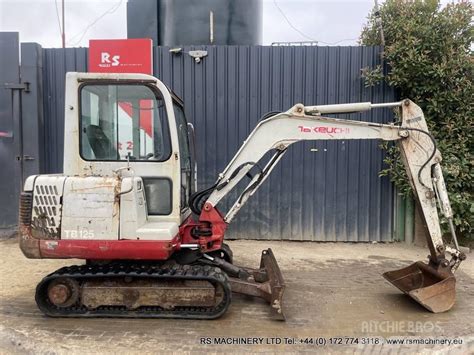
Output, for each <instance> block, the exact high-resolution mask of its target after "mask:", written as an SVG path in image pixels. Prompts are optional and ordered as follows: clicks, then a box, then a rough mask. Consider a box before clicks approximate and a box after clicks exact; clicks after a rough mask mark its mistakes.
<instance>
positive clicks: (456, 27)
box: [360, 0, 474, 238]
mask: <svg viewBox="0 0 474 355" xmlns="http://www.w3.org/2000/svg"><path fill="white" fill-rule="evenodd" d="M472 15H473V8H472V4H471V3H470V2H468V1H465V2H464V1H463V2H458V3H451V4H448V5H447V6H446V7H443V8H441V7H440V4H439V1H434V0H431V1H421V0H414V1H408V0H387V1H385V2H384V3H383V5H382V6H381V7H380V10H379V13H378V14H377V13H376V12H375V11H372V12H371V14H370V15H369V16H368V22H367V24H366V26H365V27H364V29H363V30H362V33H361V36H360V42H361V44H364V45H381V36H380V22H379V21H380V19H381V22H382V27H383V34H384V38H385V47H384V50H383V60H384V61H385V63H386V64H387V66H388V73H387V74H386V75H383V73H382V69H381V67H380V66H379V67H377V68H364V69H363V75H364V77H365V81H366V85H369V86H370V85H376V84H377V83H378V82H380V81H381V80H386V81H387V82H388V83H389V85H391V86H393V87H395V88H396V89H397V91H398V94H399V96H400V98H410V99H411V100H413V101H414V102H416V103H417V104H418V105H419V106H420V107H421V108H422V109H423V111H424V113H425V117H426V119H427V121H428V126H429V129H430V132H431V133H432V134H433V135H434V136H435V138H436V140H437V142H438V148H439V150H440V151H441V153H442V155H443V162H442V166H443V172H444V175H445V180H446V184H447V185H448V190H449V192H450V194H449V197H450V199H451V204H452V207H453V210H454V214H455V218H454V223H455V225H456V229H457V231H458V233H459V234H461V236H464V237H471V235H472V232H473V230H474V219H473V214H474V213H473V212H474V197H473V178H474V170H473V166H474V154H473V152H474V131H473V128H474V118H473V117H474V115H473V114H474V112H473V105H474V100H473V99H474V95H473V84H472V82H473V73H474V60H473V56H472V51H471V46H472V43H473V42H472V40H473V33H474V29H473V25H472V23H471V18H472ZM388 152H389V154H388V155H387V159H386V163H387V164H388V167H389V168H388V169H386V170H384V171H383V172H382V173H383V174H389V175H390V177H391V179H392V180H393V181H394V182H395V184H396V185H397V186H398V187H399V189H400V190H401V191H402V192H405V193H408V191H409V186H408V184H407V179H406V176H405V172H404V169H400V167H401V166H400V160H399V156H398V152H397V151H396V149H393V148H388ZM471 238H472V237H471Z"/></svg>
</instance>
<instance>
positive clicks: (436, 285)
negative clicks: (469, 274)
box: [383, 261, 456, 313]
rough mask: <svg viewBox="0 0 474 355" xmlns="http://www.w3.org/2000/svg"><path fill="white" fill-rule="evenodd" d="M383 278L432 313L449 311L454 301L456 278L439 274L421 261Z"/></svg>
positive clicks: (450, 274) (442, 273) (443, 273)
mask: <svg viewBox="0 0 474 355" xmlns="http://www.w3.org/2000/svg"><path fill="white" fill-rule="evenodd" d="M383 277H384V278H385V279H386V280H387V281H388V282H390V283H391V284H392V285H394V286H395V287H397V288H398V289H399V290H400V291H402V292H403V293H405V294H407V295H408V296H410V297H411V298H412V299H414V300H415V301H416V302H418V303H419V304H420V305H422V306H423V307H425V308H426V309H427V310H429V311H431V312H433V313H440V312H445V311H448V310H450V309H451V308H452V307H453V305H454V303H455V299H456V278H455V277H454V275H453V274H452V273H451V272H449V271H448V272H439V271H438V270H436V269H435V268H433V267H432V266H430V265H427V264H425V263H423V262H421V261H418V262H416V263H413V264H411V265H410V266H407V267H405V268H403V269H399V270H394V271H389V272H386V273H384V274H383Z"/></svg>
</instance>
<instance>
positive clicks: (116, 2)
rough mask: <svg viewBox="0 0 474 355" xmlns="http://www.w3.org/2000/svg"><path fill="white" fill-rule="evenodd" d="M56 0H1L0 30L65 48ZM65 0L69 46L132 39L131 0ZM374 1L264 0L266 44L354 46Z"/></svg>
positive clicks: (44, 45)
mask: <svg viewBox="0 0 474 355" xmlns="http://www.w3.org/2000/svg"><path fill="white" fill-rule="evenodd" d="M56 1H57V10H58V12H56V3H55V1H54V0H0V31H17V32H20V41H21V42H38V43H40V44H41V45H42V46H43V47H60V46H61V37H60V29H59V28H60V27H59V17H58V16H59V15H60V14H61V8H60V6H61V0H56ZM65 1H66V7H65V8H66V44H67V46H68V47H79V46H82V47H87V46H88V42H89V39H93V38H96V39H101V38H126V36H127V20H126V18H127V14H126V3H127V0H65ZM379 2H383V0H379ZM443 2H447V1H443ZM373 3H374V1H373V0H345V1H330V0H327V1H320V0H263V44H271V43H272V42H292V41H307V40H317V41H319V43H320V44H321V45H326V44H337V45H354V44H356V43H357V37H358V36H359V34H360V31H361V29H362V26H363V24H364V23H365V22H366V17H367V14H368V13H369V12H370V9H371V8H372V6H373ZM285 17H286V18H285Z"/></svg>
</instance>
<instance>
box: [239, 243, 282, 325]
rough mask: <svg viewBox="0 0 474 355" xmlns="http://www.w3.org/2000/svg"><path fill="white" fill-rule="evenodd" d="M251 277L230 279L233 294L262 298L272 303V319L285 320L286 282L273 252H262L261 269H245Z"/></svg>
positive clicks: (267, 250) (268, 250) (269, 250)
mask: <svg viewBox="0 0 474 355" xmlns="http://www.w3.org/2000/svg"><path fill="white" fill-rule="evenodd" d="M243 269H244V270H246V271H247V272H248V273H249V274H250V275H251V276H250V277H249V278H248V279H247V280H242V279H240V278H234V277H231V278H230V284H231V289H232V292H236V293H242V294H245V295H250V296H254V297H260V298H263V299H264V300H266V301H267V302H268V303H270V307H271V308H270V313H271V317H272V318H273V319H276V320H285V313H284V306H283V293H284V291H285V281H284V280H283V276H282V274H281V271H280V268H279V267H278V263H277V261H276V259H275V256H274V255H273V252H272V250H271V249H270V248H269V249H266V250H263V251H262V258H261V259H260V268H259V269H249V268H243Z"/></svg>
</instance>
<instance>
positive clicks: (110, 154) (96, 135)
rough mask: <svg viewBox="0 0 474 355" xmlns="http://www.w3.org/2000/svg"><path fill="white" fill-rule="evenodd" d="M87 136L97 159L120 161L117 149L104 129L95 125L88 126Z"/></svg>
mask: <svg viewBox="0 0 474 355" xmlns="http://www.w3.org/2000/svg"><path fill="white" fill-rule="evenodd" d="M86 135H87V139H88V140H89V144H90V146H91V148H92V151H93V152H94V155H95V157H96V159H104V160H116V159H117V160H118V159H119V156H118V153H117V149H115V147H114V146H113V144H112V142H111V141H110V139H109V138H108V137H107V136H106V135H105V133H104V131H103V130H102V128H100V127H99V126H96V125H93V124H91V125H88V126H87V127H86Z"/></svg>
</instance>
